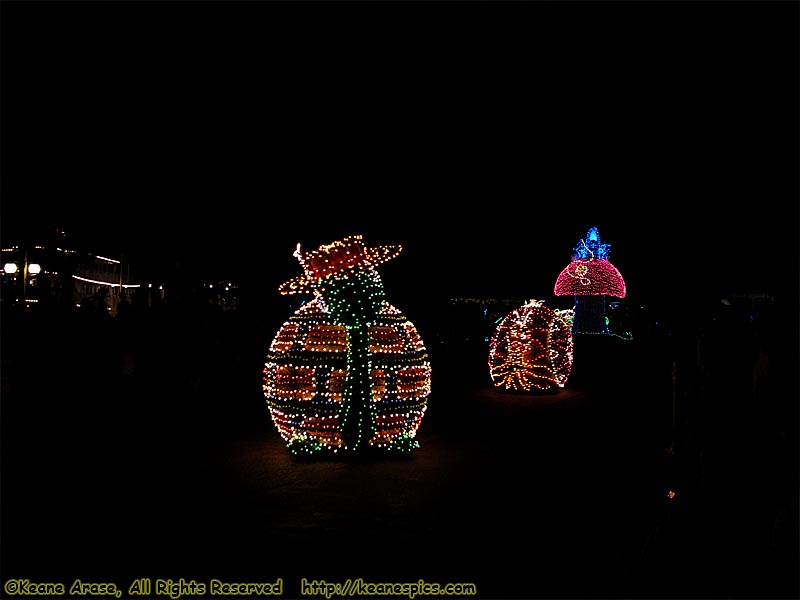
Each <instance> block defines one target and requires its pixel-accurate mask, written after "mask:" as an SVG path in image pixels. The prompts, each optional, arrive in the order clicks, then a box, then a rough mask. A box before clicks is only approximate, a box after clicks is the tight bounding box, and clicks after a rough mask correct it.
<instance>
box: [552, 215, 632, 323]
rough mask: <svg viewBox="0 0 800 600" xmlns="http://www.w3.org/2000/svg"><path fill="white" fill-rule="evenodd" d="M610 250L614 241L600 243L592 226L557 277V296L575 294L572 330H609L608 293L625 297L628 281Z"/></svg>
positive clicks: (598, 236)
mask: <svg viewBox="0 0 800 600" xmlns="http://www.w3.org/2000/svg"><path fill="white" fill-rule="evenodd" d="M610 249H611V245H610V244H601V243H600V234H599V233H598V231H597V227H592V228H591V229H589V232H588V233H587V235H586V239H585V240H580V241H579V242H578V245H577V246H575V248H573V250H572V261H571V262H570V263H569V264H568V265H567V266H566V268H565V269H564V270H563V271H561V273H560V274H559V276H558V279H556V285H555V290H554V291H555V294H556V296H575V316H574V319H573V322H572V333H595V334H606V335H607V334H608V333H609V329H608V321H607V319H606V296H615V297H617V298H624V297H625V280H624V279H622V275H621V274H620V272H619V271H618V270H617V268H616V267H615V266H614V265H612V264H611V263H610V262H609V261H608V254H609V251H610Z"/></svg>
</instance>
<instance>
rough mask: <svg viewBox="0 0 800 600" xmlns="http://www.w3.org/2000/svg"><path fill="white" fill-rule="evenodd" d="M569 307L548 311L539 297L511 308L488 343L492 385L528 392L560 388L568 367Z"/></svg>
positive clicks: (570, 337) (569, 361)
mask: <svg viewBox="0 0 800 600" xmlns="http://www.w3.org/2000/svg"><path fill="white" fill-rule="evenodd" d="M571 320H572V309H568V310H565V311H560V310H551V309H549V308H547V307H546V306H544V304H543V302H542V301H541V300H531V301H530V302H528V303H527V304H525V305H523V306H521V307H520V308H515V309H514V310H512V311H511V312H510V313H509V314H508V315H506V317H505V318H504V319H503V320H502V321H501V322H500V324H499V325H498V326H497V329H496V330H495V332H494V335H493V336H492V339H491V341H490V343H489V374H490V375H491V378H492V384H493V385H494V387H495V388H497V389H500V390H504V391H517V392H519V391H521V392H531V391H537V390H553V389H557V388H562V387H564V384H565V383H566V381H567V379H568V378H569V373H570V370H571V369H572V352H573V342H572V332H571V331H570V327H571Z"/></svg>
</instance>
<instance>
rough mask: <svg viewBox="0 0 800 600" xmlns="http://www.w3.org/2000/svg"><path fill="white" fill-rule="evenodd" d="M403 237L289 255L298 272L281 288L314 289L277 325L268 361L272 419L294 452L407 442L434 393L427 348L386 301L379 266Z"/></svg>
mask: <svg viewBox="0 0 800 600" xmlns="http://www.w3.org/2000/svg"><path fill="white" fill-rule="evenodd" d="M401 250H402V247H401V246H399V245H391V246H377V247H372V248H370V247H368V246H366V245H365V244H364V242H363V240H362V237H361V236H360V235H354V236H349V237H346V238H344V239H342V240H337V241H335V242H333V243H331V244H327V245H323V246H320V247H319V248H318V249H316V250H313V251H311V252H303V251H301V249H300V244H298V245H297V250H296V251H295V253H294V256H295V257H296V258H297V259H298V260H299V262H300V266H301V267H302V268H303V271H304V273H303V275H301V276H299V277H296V278H294V279H292V280H290V281H287V282H285V283H283V284H282V285H281V286H280V288H279V291H280V293H281V294H299V293H308V294H313V299H311V300H310V301H309V302H307V303H305V304H303V305H302V306H301V307H300V308H299V309H297V310H296V311H295V312H294V314H293V315H292V316H291V317H289V319H288V320H287V321H286V322H285V323H284V324H283V325H282V326H281V327H280V329H279V331H278V333H277V335H276V336H275V338H274V339H273V340H272V343H271V345H270V347H269V351H268V354H267V358H266V362H265V365H264V374H263V390H264V395H265V397H266V401H267V406H268V407H269V411H270V415H271V418H272V421H273V423H274V424H275V427H276V428H277V430H278V432H279V433H280V435H281V437H282V438H283V440H284V441H285V442H286V444H287V446H288V448H289V449H290V450H291V451H292V452H293V453H294V454H303V455H318V454H321V453H336V452H345V453H360V452H363V451H365V450H368V449H376V450H379V449H383V450H412V449H414V448H417V447H419V443H418V442H417V440H416V433H417V429H418V428H419V426H420V423H421V421H422V417H423V415H424V414H425V409H426V403H427V400H428V396H429V395H430V392H431V366H430V362H429V360H428V354H427V350H426V348H425V345H424V343H423V341H422V339H421V338H420V335H419V333H418V332H417V329H416V327H415V326H414V324H413V323H412V322H411V321H409V320H408V319H406V318H405V316H403V315H402V313H401V312H400V311H399V310H398V309H397V308H395V307H394V306H392V305H391V304H390V303H389V302H388V301H387V300H386V295H385V292H384V289H383V283H382V282H381V278H380V275H379V274H378V272H377V271H376V270H375V269H376V267H377V266H379V265H381V264H383V263H384V262H386V261H388V260H390V259H393V258H395V257H396V256H397V255H398V254H399V253H400V251H401Z"/></svg>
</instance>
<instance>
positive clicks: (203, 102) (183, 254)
mask: <svg viewBox="0 0 800 600" xmlns="http://www.w3.org/2000/svg"><path fill="white" fill-rule="evenodd" d="M0 10H2V28H3V29H2V77H3V79H2V88H3V89H2V111H3V112H2V125H3V135H2V144H3V146H2V159H3V164H2V168H3V172H2V185H3V193H2V236H3V240H4V241H5V240H7V241H14V240H16V239H17V238H21V237H24V236H25V235H28V234H33V233H35V232H36V231H37V230H38V228H39V226H40V224H45V223H61V224H63V225H64V226H65V227H67V228H68V230H71V231H72V232H74V233H75V235H76V236H78V237H79V238H80V239H82V240H85V243H86V244H87V245H89V246H92V247H93V248H95V251H96V252H98V253H101V254H102V253H104V252H105V253H107V254H113V253H116V252H119V251H124V252H125V253H127V254H128V255H129V256H131V257H133V258H132V260H135V261H137V264H139V265H140V268H141V269H143V270H147V269H150V270H154V271H158V270H159V269H162V270H166V271H168V270H169V268H170V265H174V264H175V262H176V261H180V262H181V264H183V265H192V268H195V269H197V270H198V271H202V272H203V273H204V274H209V275H219V276H230V277H234V278H239V279H240V280H241V281H242V282H244V283H245V284H247V282H250V283H251V284H253V285H256V286H262V287H263V289H265V290H275V286H277V284H278V283H280V282H281V281H283V280H284V279H286V278H288V277H292V276H294V275H296V274H298V273H299V268H298V266H297V265H296V263H295V259H294V258H292V256H291V253H292V251H293V249H294V245H295V244H296V243H297V242H301V243H303V245H304V247H306V248H307V249H311V248H312V247H315V246H316V245H318V244H320V243H325V242H329V241H332V240H334V239H337V238H339V237H342V236H344V235H347V234H351V233H362V234H363V235H364V236H365V239H366V240H367V242H368V243H371V244H376V245H377V244H388V243H400V244H403V245H404V247H405V250H404V253H403V254H401V255H400V257H398V258H397V259H396V260H395V261H393V262H392V263H388V264H386V265H384V267H382V269H381V272H382V274H383V278H384V281H385V283H386V286H387V288H388V290H393V289H394V290H398V291H399V290H404V291H405V290H408V289H409V288H410V287H413V286H415V285H418V284H421V285H423V286H426V287H429V288H435V289H437V290H438V291H440V292H441V293H442V294H446V295H448V296H456V295H464V294H467V295H482V296H489V297H514V296H522V297H534V296H538V297H542V296H543V295H549V294H551V293H552V285H553V283H554V282H555V278H556V276H557V275H558V272H559V271H560V270H561V268H563V266H565V265H566V263H567V262H568V260H569V258H570V251H571V248H572V247H573V246H574V245H575V244H576V243H577V242H578V240H579V238H581V237H583V236H584V235H585V233H586V230H587V229H588V228H589V227H590V226H592V225H595V226H597V227H599V229H600V234H601V236H602V239H603V241H604V242H609V243H611V244H612V251H611V261H612V262H613V263H614V264H615V265H616V266H617V267H618V268H619V269H620V271H621V272H622V273H623V275H624V276H625V277H626V280H627V282H628V288H629V291H630V293H632V294H637V292H638V295H641V296H645V297H646V296H652V295H653V294H661V293H662V292H663V293H666V294H667V295H669V296H677V295H680V294H682V292H683V291H684V289H686V288H687V287H688V288H689V289H691V290H697V289H700V290H702V291H708V292H709V293H717V291H718V290H728V291H761V290H767V291H772V292H780V293H784V292H791V293H792V294H794V293H795V292H796V287H797V286H796V279H797V271H798V269H797V257H798V243H797V242H798V236H797V232H798V224H799V220H798V210H797V207H798V187H797V184H798V171H797V163H798V120H797V112H798V93H797V92H798V58H797V57H798V36H797V24H798V3H796V2H776V3H771V2H756V3H748V2H712V3H709V4H704V3H694V2H692V3H688V2H653V3H649V2H641V3H634V2H622V3H604V2H593V3H587V4H584V3H578V2H563V3H553V2H543V3H526V2H509V3H503V2H486V3H483V2H469V3H457V2H447V3H416V2H408V3H390V2H377V3H369V2H364V3H322V4H316V3H310V2H298V3H259V2H242V3H236V2H230V3H216V2H179V3H150V2H130V3H128V2H111V3H96V2H95V3H85V4H84V3H75V2H59V3H53V4H50V3H44V2H35V3H21V2H15V1H10V2H9V1H6V2H2V3H0ZM517 276H519V277H518V278H517ZM275 293H277V292H276V291H275Z"/></svg>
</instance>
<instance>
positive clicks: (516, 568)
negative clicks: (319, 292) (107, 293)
mask: <svg viewBox="0 0 800 600" xmlns="http://www.w3.org/2000/svg"><path fill="white" fill-rule="evenodd" d="M69 348H70V344H69V343H64V344H59V345H57V346H47V347H46V348H45V347H43V348H42V352H41V354H40V355H39V356H38V357H37V358H36V359H31V358H30V356H29V355H28V356H27V358H26V357H23V356H20V354H19V353H16V352H7V353H6V354H5V360H4V369H3V371H4V373H3V375H4V378H3V438H4V439H3V442H4V443H3V457H2V458H3V490H2V491H3V497H2V501H3V506H2V509H3V511H2V517H3V521H2V524H3V544H2V560H3V565H2V566H3V578H4V579H7V578H9V577H15V578H24V577H27V578H30V579H32V580H39V581H71V580H72V579H74V578H76V577H82V578H85V579H87V580H95V581H98V580H107V579H111V580H119V581H123V582H129V581H131V580H132V579H134V578H137V577H150V578H153V579H155V578H170V579H175V580H177V579H179V578H181V577H183V578H186V579H190V578H195V579H197V580H208V579H210V578H212V577H216V578H220V579H228V580H233V581H274V580H275V579H277V578H279V577H280V578H282V579H283V580H284V582H285V590H286V592H287V595H288V596H290V597H291V596H296V595H297V594H298V593H299V590H300V588H299V582H300V579H301V578H303V577H305V578H307V579H326V580H328V581H344V580H346V579H348V578H351V579H355V578H358V577H361V578H363V579H364V580H369V581H389V582H394V581H417V580H418V579H424V580H426V581H428V582H441V583H447V582H468V583H475V584H476V585H477V588H478V592H479V596H480V597H482V598H533V597H553V598H563V597H583V598H594V597H695V598H696V597H750V596H752V597H772V596H775V597H777V596H781V597H787V596H784V595H783V593H784V592H785V590H787V589H791V584H787V577H790V576H791V575H793V574H794V572H795V571H793V570H789V569H787V568H786V567H785V565H783V564H782V563H780V562H779V561H778V562H774V561H773V562H772V563H771V562H770V561H769V560H768V559H769V558H770V556H771V555H769V554H768V553H767V552H766V551H762V547H763V548H768V547H769V543H767V542H764V543H762V541H761V538H760V537H758V536H760V535H762V534H763V535H764V536H767V537H768V535H769V532H768V531H762V530H761V529H757V528H755V527H750V528H748V524H749V522H750V519H749V518H747V514H746V512H742V511H743V510H746V509H743V508H742V507H743V504H742V501H740V500H737V499H736V498H735V497H734V498H732V499H731V500H730V503H729V505H725V504H714V505H713V506H712V505H711V504H710V500H708V501H707V502H706V506H705V507H703V505H702V504H701V503H695V504H694V505H693V506H694V507H696V508H693V510H691V511H686V510H685V509H681V506H684V507H685V506H686V505H685V504H683V505H682V504H681V502H680V501H682V500H684V496H680V497H678V498H676V499H675V500H674V501H671V500H669V499H668V497H667V492H668V491H669V489H670V486H671V485H672V483H673V479H671V475H670V470H669V464H668V462H667V460H666V456H667V455H666V453H665V449H666V446H667V445H668V444H669V440H670V433H669V394H670V387H669V371H668V370H667V369H665V368H664V365H663V364H662V361H661V359H660V358H658V356H656V355H655V354H652V353H651V354H648V355H647V356H642V355H641V353H642V352H643V351H644V349H643V348H637V347H634V346H625V347H624V348H625V350H624V352H625V353H627V354H625V355H620V354H619V347H618V346H615V345H613V344H612V345H609V346H608V347H607V348H606V350H607V351H608V352H607V353H606V354H607V355H606V356H605V357H604V355H603V353H602V352H601V353H598V354H597V360H596V361H595V363H594V364H593V366H592V368H591V369H590V368H589V367H588V366H587V365H586V364H585V363H584V364H578V363H576V371H575V373H574V376H575V377H574V384H570V385H568V386H567V388H566V389H564V390H562V391H560V392H558V393H556V394H549V395H540V396H535V395H526V394H504V393H500V392H496V391H494V390H492V389H491V388H490V386H488V385H487V383H486V381H485V379H484V371H483V369H484V367H485V366H484V365H483V364H482V363H481V357H477V356H470V355H469V353H464V354H463V356H460V357H456V358H457V359H455V360H454V359H453V357H452V355H451V359H450V360H448V361H447V362H446V363H445V362H443V361H439V362H438V363H437V365H438V366H439V368H438V369H437V370H436V371H435V375H434V392H433V394H432V395H431V398H430V402H429V410H428V413H427V414H426V416H425V419H424V420H423V423H422V426H421V428H420V431H419V441H420V444H421V447H420V448H419V449H418V450H416V451H414V452H413V453H411V454H410V455H409V456H407V457H405V458H402V459H396V460H364V461H347V462H341V461H323V462H304V461H300V460H298V459H296V458H294V457H293V456H292V455H291V454H290V453H289V452H288V450H287V449H286V448H285V446H284V445H283V443H282V442H281V440H280V439H279V437H278V435H277V432H276V431H275V429H274V428H273V427H272V425H271V423H270V422H269V420H268V413H267V411H266V408H265V406H264V403H263V398H261V397H260V390H259V389H258V387H257V385H255V386H254V385H252V383H253V382H254V381H255V379H253V378H252V377H251V375H252V373H250V371H249V367H248V366H247V364H246V363H239V362H237V361H238V359H237V358H235V357H234V358H229V359H227V361H226V360H225V359H223V358H222V357H223V356H224V355H225V351H224V349H223V350H218V351H217V352H218V354H217V355H215V358H214V360H213V361H211V364H212V365H216V366H217V368H216V369H210V368H208V366H209V365H208V364H204V365H201V366H203V367H204V368H200V369H197V368H192V366H191V365H192V364H193V363H192V362H191V360H190V358H186V354H185V353H186V352H188V351H189V349H188V346H187V345H186V344H181V350H182V352H181V353H175V350H176V348H175V347H171V346H169V345H168V344H166V345H164V346H161V347H160V348H159V349H158V350H156V349H151V350H148V354H147V356H154V355H156V354H158V353H159V352H160V354H159V357H160V358H159V359H158V360H157V361H152V362H151V363H150V364H148V363H147V361H144V362H141V361H140V362H138V363H136V365H135V367H134V368H133V369H132V370H131V369H129V368H128V367H126V364H127V363H125V361H122V362H121V363H120V362H119V361H117V359H118V358H120V356H119V353H118V352H116V351H111V352H108V351H107V350H106V348H105V347H104V346H103V345H99V346H93V348H94V349H93V350H92V351H90V352H89V353H88V354H80V353H79V352H78V350H83V351H86V345H85V344H84V345H78V346H77V347H75V348H73V350H75V352H74V353H72V354H70V353H69V352H67V350H68V349H69ZM598 348H599V349H601V350H602V348H600V347H599V346H598V347H596V348H595V350H597V349H598ZM587 352H588V350H587ZM637 353H638V354H639V356H638V358H637V356H636V355H637ZM585 354H586V353H584V355H585ZM612 355H613V357H612ZM136 356H139V358H141V356H142V355H136ZM114 357H116V358H114ZM612 358H613V360H611V359H612ZM618 360H627V361H633V362H632V363H630V365H629V366H631V367H636V368H635V369H634V371H635V372H636V373H637V374H638V375H631V374H630V373H629V372H628V370H625V371H624V373H625V375H626V379H625V381H626V385H625V386H622V385H620V381H621V378H620V376H619V374H615V373H614V371H613V369H611V366H612V365H613V364H617V361H618ZM154 365H156V366H157V368H156V366H154ZM148 369H149V370H148ZM187 373H188V375H187ZM170 374H171V375H170ZM603 374H605V375H603ZM603 377H606V379H605V380H604V379H603ZM590 382H594V385H588V384H589V383H590ZM665 409H666V412H665ZM729 481H730V480H725V481H724V482H723V483H721V484H720V489H723V487H724V485H727V484H728V483H729ZM723 484H724V485H723ZM679 491H680V492H681V493H682V494H683V493H684V490H679ZM725 491H726V493H727V490H725ZM742 493H743V494H744V496H743V499H746V500H747V502H751V501H755V500H753V498H752V497H751V496H750V495H748V494H747V493H746V490H745V491H743V492H742ZM720 496H721V495H720ZM708 497H709V498H717V496H714V495H712V494H708ZM753 523H755V521H753ZM759 523H760V521H759ZM765 539H766V538H765ZM779 558H780V556H779ZM759 561H761V562H759Z"/></svg>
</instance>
